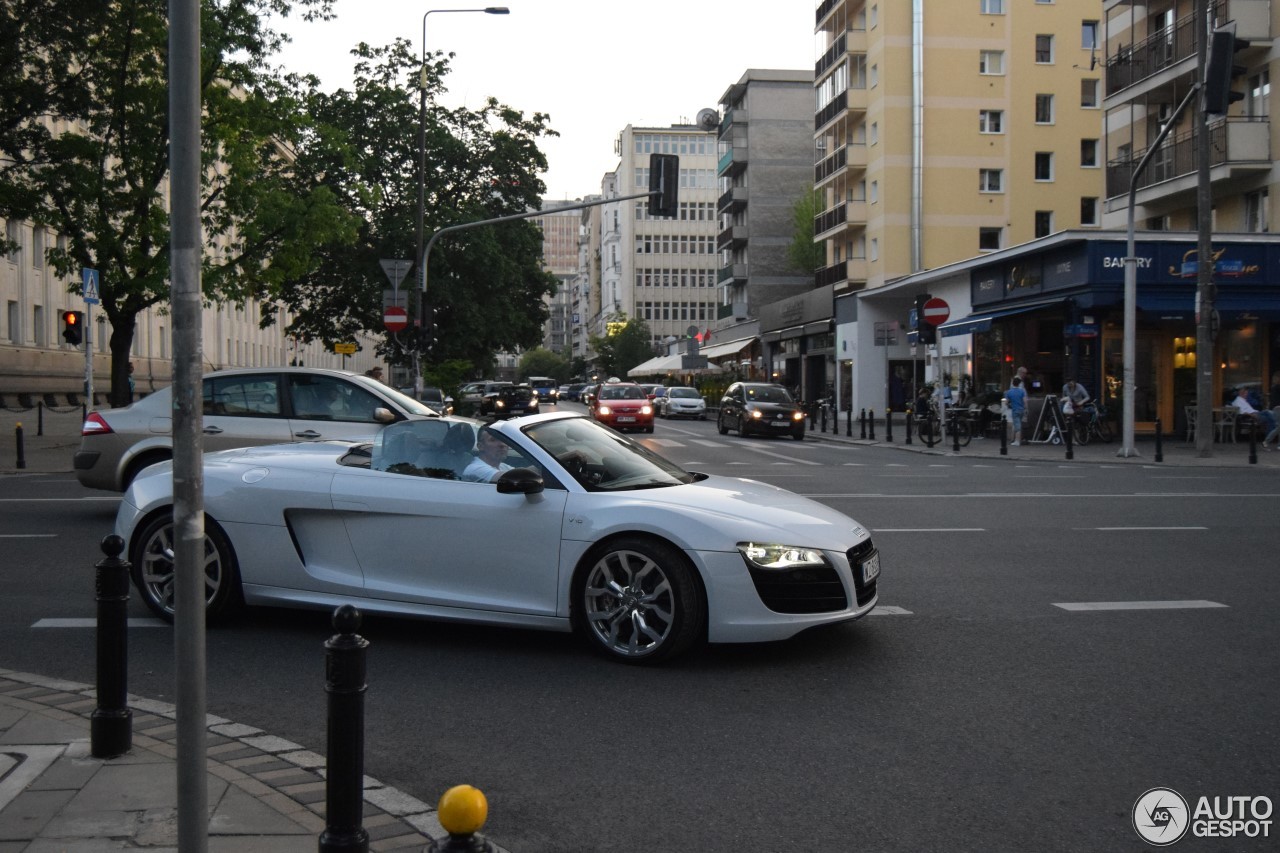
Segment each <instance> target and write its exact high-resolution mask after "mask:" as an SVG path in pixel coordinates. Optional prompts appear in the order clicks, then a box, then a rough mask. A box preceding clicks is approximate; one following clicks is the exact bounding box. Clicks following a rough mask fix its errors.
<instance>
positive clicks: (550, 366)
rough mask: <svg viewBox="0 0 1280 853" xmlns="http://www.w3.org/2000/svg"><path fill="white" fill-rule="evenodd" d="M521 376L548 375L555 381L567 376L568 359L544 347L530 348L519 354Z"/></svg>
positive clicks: (562, 380)
mask: <svg viewBox="0 0 1280 853" xmlns="http://www.w3.org/2000/svg"><path fill="white" fill-rule="evenodd" d="M520 375H521V376H550V377H551V378H552V379H554V380H556V381H557V382H564V381H565V380H567V379H568V378H569V375H570V374H569V360H568V359H567V358H565V357H564V356H562V355H560V354H559V353H555V352H552V351H551V350H549V349H546V348H544V347H538V348H537V349H531V350H529V351H528V352H526V353H525V354H524V355H522V356H520Z"/></svg>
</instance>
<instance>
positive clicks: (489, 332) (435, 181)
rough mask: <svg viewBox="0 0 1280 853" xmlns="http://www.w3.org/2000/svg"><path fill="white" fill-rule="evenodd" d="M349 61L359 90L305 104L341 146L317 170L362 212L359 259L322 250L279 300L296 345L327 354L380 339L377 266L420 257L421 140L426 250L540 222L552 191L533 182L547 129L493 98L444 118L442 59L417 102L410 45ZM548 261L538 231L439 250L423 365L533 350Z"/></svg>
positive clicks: (395, 351) (400, 353)
mask: <svg viewBox="0 0 1280 853" xmlns="http://www.w3.org/2000/svg"><path fill="white" fill-rule="evenodd" d="M353 54H354V56H355V57H356V60H357V62H356V67H355V82H354V86H353V88H352V89H351V90H346V89H340V90H338V91H337V92H334V93H331V94H329V93H324V92H321V91H319V90H318V89H315V88H313V89H312V90H311V91H310V92H309V93H308V102H307V103H308V110H309V112H310V114H311V115H312V116H313V119H314V122H315V133H316V134H318V135H322V136H324V137H326V138H329V139H332V140H333V141H334V143H335V144H334V145H333V146H331V147H329V148H326V149H318V153H320V154H323V155H326V156H327V157H329V159H327V160H324V161H322V162H316V163H315V164H313V165H312V168H313V169H314V170H315V171H316V172H317V173H322V174H323V175H324V183H325V185H326V186H327V187H329V188H330V190H331V191H332V192H333V193H334V194H335V195H336V196H337V197H338V198H340V199H342V202H343V205H344V206H346V207H348V208H349V209H351V210H354V211H357V212H359V214H360V216H361V226H360V229H359V233H358V234H357V236H356V239H355V242H354V245H350V246H349V245H346V244H344V243H342V242H340V241H335V242H333V243H331V244H327V245H324V246H321V247H320V249H319V250H318V254H319V256H320V257H321V259H322V262H321V263H320V264H319V265H318V269H316V270H315V271H313V272H311V274H309V275H307V276H304V277H299V278H298V279H296V280H295V281H293V282H290V283H289V285H288V286H287V287H286V288H285V290H284V292H283V298H284V301H285V302H286V303H287V304H288V306H289V307H290V308H291V309H292V310H293V311H294V312H296V314H295V317H294V318H293V320H292V321H291V322H290V324H289V326H288V328H289V331H290V332H292V333H294V334H297V335H299V336H301V337H303V338H307V339H321V340H325V341H326V342H331V341H334V340H343V339H348V338H349V337H350V336H351V335H352V334H353V333H354V332H355V331H358V330H360V329H377V328H379V327H380V325H381V310H382V290H383V289H384V288H386V287H388V284H387V281H386V278H385V277H384V275H383V273H382V269H381V267H380V265H379V260H380V259H382V258H410V259H412V258H413V257H414V256H415V255H416V254H417V249H416V244H417V228H416V224H417V211H418V187H419V181H418V175H419V149H418V142H419V129H420V128H425V143H424V144H425V152H426V153H425V158H426V162H427V165H428V168H427V170H426V181H425V187H424V194H425V206H424V215H423V220H424V234H423V237H422V240H423V243H424V245H425V243H426V242H427V240H429V238H430V236H431V235H432V234H433V233H434V232H435V231H437V230H439V229H441V228H444V227H446V226H449V225H456V224H461V223H466V222H475V221H478V220H483V219H489V218H494V217H498V216H506V215H510V214H514V213H520V212H523V211H527V210H533V209H537V208H538V207H539V205H540V203H541V202H540V197H541V194H542V192H543V191H544V189H545V186H544V184H543V183H542V180H541V179H540V178H539V177H538V175H539V173H540V172H542V171H544V170H545V169H546V165H547V163H546V158H545V156H544V155H543V154H542V152H541V151H539V150H538V148H537V140H538V139H540V138H541V137H543V136H547V135H553V131H551V130H550V128H549V127H548V126H547V120H548V119H547V116H545V115H543V114H541V113H535V114H533V115H532V116H529V117H526V116H525V115H524V114H523V113H521V112H519V111H518V110H514V109H512V108H510V107H507V106H504V105H502V104H499V103H498V102H497V101H496V100H494V99H492V98H491V99H489V100H488V101H486V102H485V104H484V105H483V106H482V107H481V108H479V109H478V110H474V111H472V110H467V109H456V110H447V109H445V108H443V107H441V106H439V105H438V104H437V103H436V98H437V97H438V96H439V95H440V94H441V93H442V92H443V91H444V88H445V87H444V78H445V75H446V74H447V73H448V68H449V67H448V61H447V59H446V58H444V57H443V55H441V54H439V53H437V54H435V55H433V56H432V57H430V58H429V60H428V63H427V88H426V90H425V93H423V94H421V95H420V93H419V89H418V79H419V77H418V75H419V70H420V68H421V61H420V59H419V57H418V54H417V52H416V51H415V49H414V48H413V46H412V45H411V44H410V43H409V42H408V41H406V40H398V41H396V42H395V43H393V44H391V45H387V46H385V47H371V46H369V45H367V44H360V45H358V46H357V47H356V48H355V50H353ZM424 116H425V118H424ZM541 257H542V235H541V232H540V230H539V229H538V228H537V226H536V225H534V224H533V223H532V222H524V221H520V222H513V223H505V224H502V225H497V226H489V227H481V228H477V229H475V230H469V231H463V232H459V233H454V234H450V235H446V236H444V237H443V238H441V239H440V240H439V241H438V242H437V243H436V244H435V245H434V247H433V248H432V251H431V255H430V269H429V275H428V278H427V299H428V302H429V304H430V305H431V306H432V307H433V308H434V309H435V315H434V316H435V322H436V326H437V331H438V334H437V339H436V344H435V348H434V349H433V350H432V352H431V354H430V357H429V358H428V359H427V360H428V361H437V360H452V359H461V360H466V361H470V362H472V363H473V364H474V365H475V366H477V367H478V368H479V367H484V366H486V365H489V364H490V363H491V362H492V360H493V354H494V353H495V352H498V351H501V350H513V349H520V348H526V347H532V346H536V345H537V344H538V343H539V342H540V341H541V340H542V329H543V325H544V323H545V322H546V319H547V308H546V305H545V303H544V302H543V296H544V295H546V294H549V293H551V292H553V288H554V282H555V279H554V277H553V276H551V275H550V274H549V273H547V272H545V271H544V270H543V269H542V264H541ZM418 281H419V274H418V272H417V270H414V271H411V272H410V274H409V277H408V278H407V279H406V280H405V282H406V283H405V285H404V286H405V287H416V284H417V282H418ZM379 352H380V353H381V354H383V355H385V356H386V357H387V358H388V359H389V360H391V361H393V362H396V363H402V364H407V363H408V362H409V360H410V358H411V356H410V354H409V352H408V351H406V350H405V349H404V348H403V347H401V346H400V341H398V340H397V339H395V338H388V340H387V341H386V343H385V344H384V345H383V346H382V347H381V348H380V350H379Z"/></svg>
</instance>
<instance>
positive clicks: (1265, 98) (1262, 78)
mask: <svg viewBox="0 0 1280 853" xmlns="http://www.w3.org/2000/svg"><path fill="white" fill-rule="evenodd" d="M1246 106H1247V107H1248V110H1249V112H1248V114H1249V115H1250V116H1252V117H1254V118H1266V117H1267V116H1269V115H1271V72H1270V71H1263V72H1262V73H1261V74H1254V75H1252V76H1251V77H1250V78H1249V102H1248V104H1247V105H1246Z"/></svg>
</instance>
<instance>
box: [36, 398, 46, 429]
mask: <svg viewBox="0 0 1280 853" xmlns="http://www.w3.org/2000/svg"><path fill="white" fill-rule="evenodd" d="M36 435H38V436H39V435H44V400H37V401H36Z"/></svg>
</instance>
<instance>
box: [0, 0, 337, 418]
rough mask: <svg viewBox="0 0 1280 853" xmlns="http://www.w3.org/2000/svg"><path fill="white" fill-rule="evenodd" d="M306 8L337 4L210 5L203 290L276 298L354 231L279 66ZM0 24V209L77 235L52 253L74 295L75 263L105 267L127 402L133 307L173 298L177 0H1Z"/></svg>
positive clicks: (120, 385) (119, 393) (264, 0)
mask: <svg viewBox="0 0 1280 853" xmlns="http://www.w3.org/2000/svg"><path fill="white" fill-rule="evenodd" d="M295 8H296V9H299V10H301V11H302V13H303V15H304V16H306V17H327V16H328V15H329V13H330V2H329V0H205V2H204V4H203V6H202V10H203V15H202V22H201V27H202V44H203V48H204V50H203V53H202V54H201V56H200V57H199V63H200V69H199V71H200V80H201V99H202V102H203V113H204V119H203V125H202V128H201V140H200V142H201V145H202V158H203V161H204V163H205V164H206V166H207V167H208V168H206V169H205V171H204V174H203V184H204V185H203V187H202V192H201V201H202V206H201V219H202V226H203V231H204V237H205V240H206V245H207V246H209V247H210V248H211V250H210V251H208V252H206V253H205V255H204V258H203V261H204V264H203V270H202V282H203V287H204V294H205V298H206V299H207V300H211V301H212V300H222V299H227V300H233V301H237V302H239V301H243V300H245V299H247V298H250V297H258V298H268V299H269V298H270V297H271V296H272V294H273V293H274V291H275V289H276V288H278V287H279V286H280V285H281V284H282V283H283V282H285V281H287V280H290V279H296V278H298V277H300V276H303V275H305V274H306V273H307V271H308V270H309V269H311V268H312V267H313V266H314V264H315V263H316V258H315V256H314V253H313V252H312V247H313V246H314V245H315V244H317V243H321V242H330V243H342V242H349V241H350V239H351V238H352V237H354V235H355V221H354V218H353V217H352V216H351V215H350V214H349V213H347V212H346V211H344V210H343V209H342V208H341V207H340V206H339V205H338V204H337V199H336V197H335V196H334V195H333V193H332V192H331V191H330V190H329V189H328V188H326V187H324V186H323V185H322V184H320V182H319V181H318V180H317V179H316V177H315V173H314V172H312V171H309V170H308V169H307V168H306V163H307V162H308V154H309V151H310V149H311V148H313V147H315V146H323V145H324V144H325V142H326V140H324V139H321V138H317V137H316V136H315V135H313V134H309V133H308V132H307V125H306V122H305V120H304V114H303V113H302V112H301V106H302V103H301V101H300V99H299V98H298V96H297V92H298V84H299V81H298V80H296V79H294V78H287V77H282V76H281V75H280V74H279V72H278V71H277V70H276V69H274V68H273V67H271V66H270V65H269V59H270V57H271V56H272V54H274V53H275V52H276V50H277V49H278V48H279V46H280V43H281V36H280V34H279V33H277V32H275V31H274V30H272V29H270V28H269V27H268V26H266V21H267V20H268V19H271V18H276V19H278V18H281V17H285V16H287V15H288V14H289V13H290V12H291V11H293V10H294V9H295ZM0 31H3V32H4V33H5V38H4V39H3V47H0V92H2V93H4V94H3V95H0V151H3V152H4V154H5V158H4V159H0V217H3V218H5V219H29V220H31V221H33V222H34V223H36V224H37V225H39V226H44V227H48V228H51V229H53V230H55V231H56V232H57V233H59V234H60V235H64V236H65V237H66V243H65V245H58V246H53V247H50V248H49V249H48V250H46V259H47V261H48V262H49V264H50V265H51V266H52V267H53V269H54V270H55V271H56V272H57V274H58V275H59V276H68V277H71V278H72V283H71V285H70V287H71V289H73V290H74V289H77V288H78V287H79V275H78V273H79V268H81V267H93V268H96V269H97V270H99V272H100V274H101V278H100V282H101V284H100V291H99V293H100V296H101V298H102V307H103V310H104V311H105V313H106V315H107V318H108V319H109V320H110V322H111V327H112V333H111V340H110V347H111V354H112V399H113V400H114V401H116V402H122V401H123V399H124V397H125V395H127V393H128V359H129V349H130V346H131V345H132V341H133V335H134V327H135V324H136V317H137V315H138V314H139V313H141V312H142V311H145V310H146V309H148V308H150V307H152V306H156V305H163V304H164V303H165V302H166V301H167V300H168V298H169V271H170V258H169V212H168V204H167V201H166V194H167V180H168V163H169V159H168V158H169V144H170V138H169V87H168V79H167V73H168V67H167V58H168V38H169V21H168V6H167V4H166V3H165V2H162V0H134V2H127V3H126V2H88V0H6V2H5V3H4V4H3V5H0ZM50 118H53V119H54V120H53V121H50V120H49V119H50ZM295 158H296V159H295ZM215 163H216V164H217V165H218V168H214V164H215Z"/></svg>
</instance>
